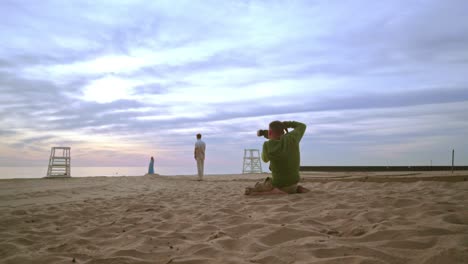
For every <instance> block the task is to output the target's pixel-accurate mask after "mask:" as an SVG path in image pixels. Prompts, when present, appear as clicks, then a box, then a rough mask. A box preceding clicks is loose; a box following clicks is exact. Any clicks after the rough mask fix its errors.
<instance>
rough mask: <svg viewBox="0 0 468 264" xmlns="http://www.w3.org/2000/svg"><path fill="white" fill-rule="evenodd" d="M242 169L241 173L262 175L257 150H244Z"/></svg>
mask: <svg viewBox="0 0 468 264" xmlns="http://www.w3.org/2000/svg"><path fill="white" fill-rule="evenodd" d="M243 167H244V168H243V169H242V173H262V172H263V171H262V163H261V162H260V151H259V150H258V149H244V166H243Z"/></svg>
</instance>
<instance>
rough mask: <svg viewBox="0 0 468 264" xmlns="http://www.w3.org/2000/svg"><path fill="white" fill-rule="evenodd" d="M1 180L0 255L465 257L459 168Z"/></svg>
mask: <svg viewBox="0 0 468 264" xmlns="http://www.w3.org/2000/svg"><path fill="white" fill-rule="evenodd" d="M265 176H266V174H264V175H259V174H257V175H218V176H206V177H205V181H203V182H198V181H196V180H195V179H196V177H195V176H191V177H189V176H177V177H164V176H141V177H93V178H71V179H14V180H0V263H88V264H91V263H174V264H175V263H269V264H274V263H322V264H324V263H327V264H331V263H425V264H430V263H444V264H445V263H468V181H467V180H468V172H456V173H455V176H450V174H447V173H445V172H431V173H391V174H388V173H387V174H386V173H356V172H353V173H304V174H303V175H302V176H303V178H304V181H303V182H302V184H303V185H304V186H305V187H307V188H309V189H311V192H309V193H306V194H293V195H276V196H274V195H272V196H255V197H249V196H244V195H243V191H244V187H246V186H250V185H252V184H254V183H255V181H256V180H259V179H261V178H263V177H265Z"/></svg>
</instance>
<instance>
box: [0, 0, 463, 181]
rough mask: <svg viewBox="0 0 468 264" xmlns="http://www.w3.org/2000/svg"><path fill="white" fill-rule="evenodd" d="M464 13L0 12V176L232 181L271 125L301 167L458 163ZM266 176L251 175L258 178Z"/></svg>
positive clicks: (175, 5) (365, 5)
mask: <svg viewBox="0 0 468 264" xmlns="http://www.w3.org/2000/svg"><path fill="white" fill-rule="evenodd" d="M466 10H468V2H467V1H464V0H448V1H442V0H424V1H417V0H414V1H399V0H392V1H373V0H362V1H361V0H353V1H351V0H350V1H343V0H336V1H333V0H323V1H322V0H317V1H312V0H310V1H267V0H252V1H247V0H245V1H242V0H237V1H222V2H220V1H211V0H206V1H193V0H191V1H177V0H176V1H146V0H145V1H137V0H136V1H117V0H112V1H59V0H57V1H49V0H45V1H34V0H26V1H24V0H23V1H22V0H14V1H10V0H2V1H0V16H1V17H2V23H0V139H1V140H0V166H47V163H48V158H49V154H50V148H51V147H53V146H70V147H71V148H72V151H71V153H72V166H141V167H142V168H144V167H146V166H147V165H148V162H149V157H150V156H154V157H155V160H156V162H155V163H156V172H159V173H162V174H195V173H196V163H195V160H194V158H193V147H194V143H195V141H196V138H195V135H196V134H197V133H201V134H202V135H203V140H204V141H205V142H206V144H207V153H206V161H205V172H206V173H208V174H210V173H240V172H242V164H243V155H244V149H246V148H254V149H261V148H262V144H263V142H264V139H263V138H258V137H257V136H256V131H257V130H258V129H267V128H268V124H269V122H271V121H273V120H281V121H291V120H294V121H299V122H303V123H305V124H306V125H307V131H306V133H305V135H304V138H303V139H302V141H301V164H302V165H304V166H307V165H310V166H313V165H430V163H431V162H432V164H433V165H449V164H451V153H452V149H455V157H456V158H455V163H456V164H459V165H467V164H468V140H467V136H466V135H467V134H468V133H467V132H468V118H467V116H468V114H467V113H468V78H467V76H468V16H466ZM267 168H268V165H266V164H264V169H265V170H268V169H267Z"/></svg>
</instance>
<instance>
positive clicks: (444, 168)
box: [299, 166, 468, 172]
mask: <svg viewBox="0 0 468 264" xmlns="http://www.w3.org/2000/svg"><path fill="white" fill-rule="evenodd" d="M299 170H300V171H329V172H339V171H451V170H452V166H300V169H299ZM453 170H456V171H460V170H468V166H454V167H453Z"/></svg>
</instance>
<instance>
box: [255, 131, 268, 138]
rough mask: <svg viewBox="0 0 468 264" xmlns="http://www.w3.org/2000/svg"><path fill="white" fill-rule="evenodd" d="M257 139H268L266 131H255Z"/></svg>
mask: <svg viewBox="0 0 468 264" xmlns="http://www.w3.org/2000/svg"><path fill="white" fill-rule="evenodd" d="M257 137H264V138H266V139H268V130H264V129H259V130H258V131H257Z"/></svg>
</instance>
